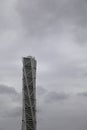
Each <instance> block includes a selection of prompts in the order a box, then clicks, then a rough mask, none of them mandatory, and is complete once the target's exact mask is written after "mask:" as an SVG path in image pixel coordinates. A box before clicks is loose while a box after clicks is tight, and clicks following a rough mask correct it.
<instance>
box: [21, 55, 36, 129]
mask: <svg viewBox="0 0 87 130" xmlns="http://www.w3.org/2000/svg"><path fill="white" fill-rule="evenodd" d="M22 92H23V107H22V108H23V110H22V130H36V60H35V58H34V57H31V56H29V57H24V58H23V91H22Z"/></svg>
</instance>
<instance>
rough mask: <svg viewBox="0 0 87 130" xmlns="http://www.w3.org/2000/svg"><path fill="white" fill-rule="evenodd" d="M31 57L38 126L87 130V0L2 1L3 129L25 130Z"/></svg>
mask: <svg viewBox="0 0 87 130" xmlns="http://www.w3.org/2000/svg"><path fill="white" fill-rule="evenodd" d="M28 55H32V56H35V57H36V60H37V63H38V64H37V117H38V118H37V119H38V123H37V129H38V130H45V129H46V130H86V129H87V1H86V0H61V1H60V0H33V1H30V0H8V1H6V0H0V61H1V62H0V84H1V85H0V130H11V129H12V130H15V129H16V130H21V106H22V105H21V104H22V103H21V100H22V97H21V91H22V57H24V56H28ZM9 86H10V87H9Z"/></svg>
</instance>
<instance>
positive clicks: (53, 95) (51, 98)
mask: <svg viewBox="0 0 87 130" xmlns="http://www.w3.org/2000/svg"><path fill="white" fill-rule="evenodd" d="M68 98H69V95H68V94H66V93H64V92H61V93H57V92H49V93H48V94H47V96H46V99H45V101H46V102H49V103H55V102H56V103H57V102H59V101H64V100H67V99H68Z"/></svg>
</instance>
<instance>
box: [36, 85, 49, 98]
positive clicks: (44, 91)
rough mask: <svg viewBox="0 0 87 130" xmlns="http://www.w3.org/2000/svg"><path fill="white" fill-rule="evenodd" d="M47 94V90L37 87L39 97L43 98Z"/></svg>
mask: <svg viewBox="0 0 87 130" xmlns="http://www.w3.org/2000/svg"><path fill="white" fill-rule="evenodd" d="M46 92H47V90H46V89H45V88H44V87H42V86H37V96H42V95H44V94H45V93H46Z"/></svg>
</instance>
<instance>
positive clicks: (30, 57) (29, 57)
mask: <svg viewBox="0 0 87 130" xmlns="http://www.w3.org/2000/svg"><path fill="white" fill-rule="evenodd" d="M24 58H28V59H34V60H35V57H33V56H26V57H23V59H24Z"/></svg>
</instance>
